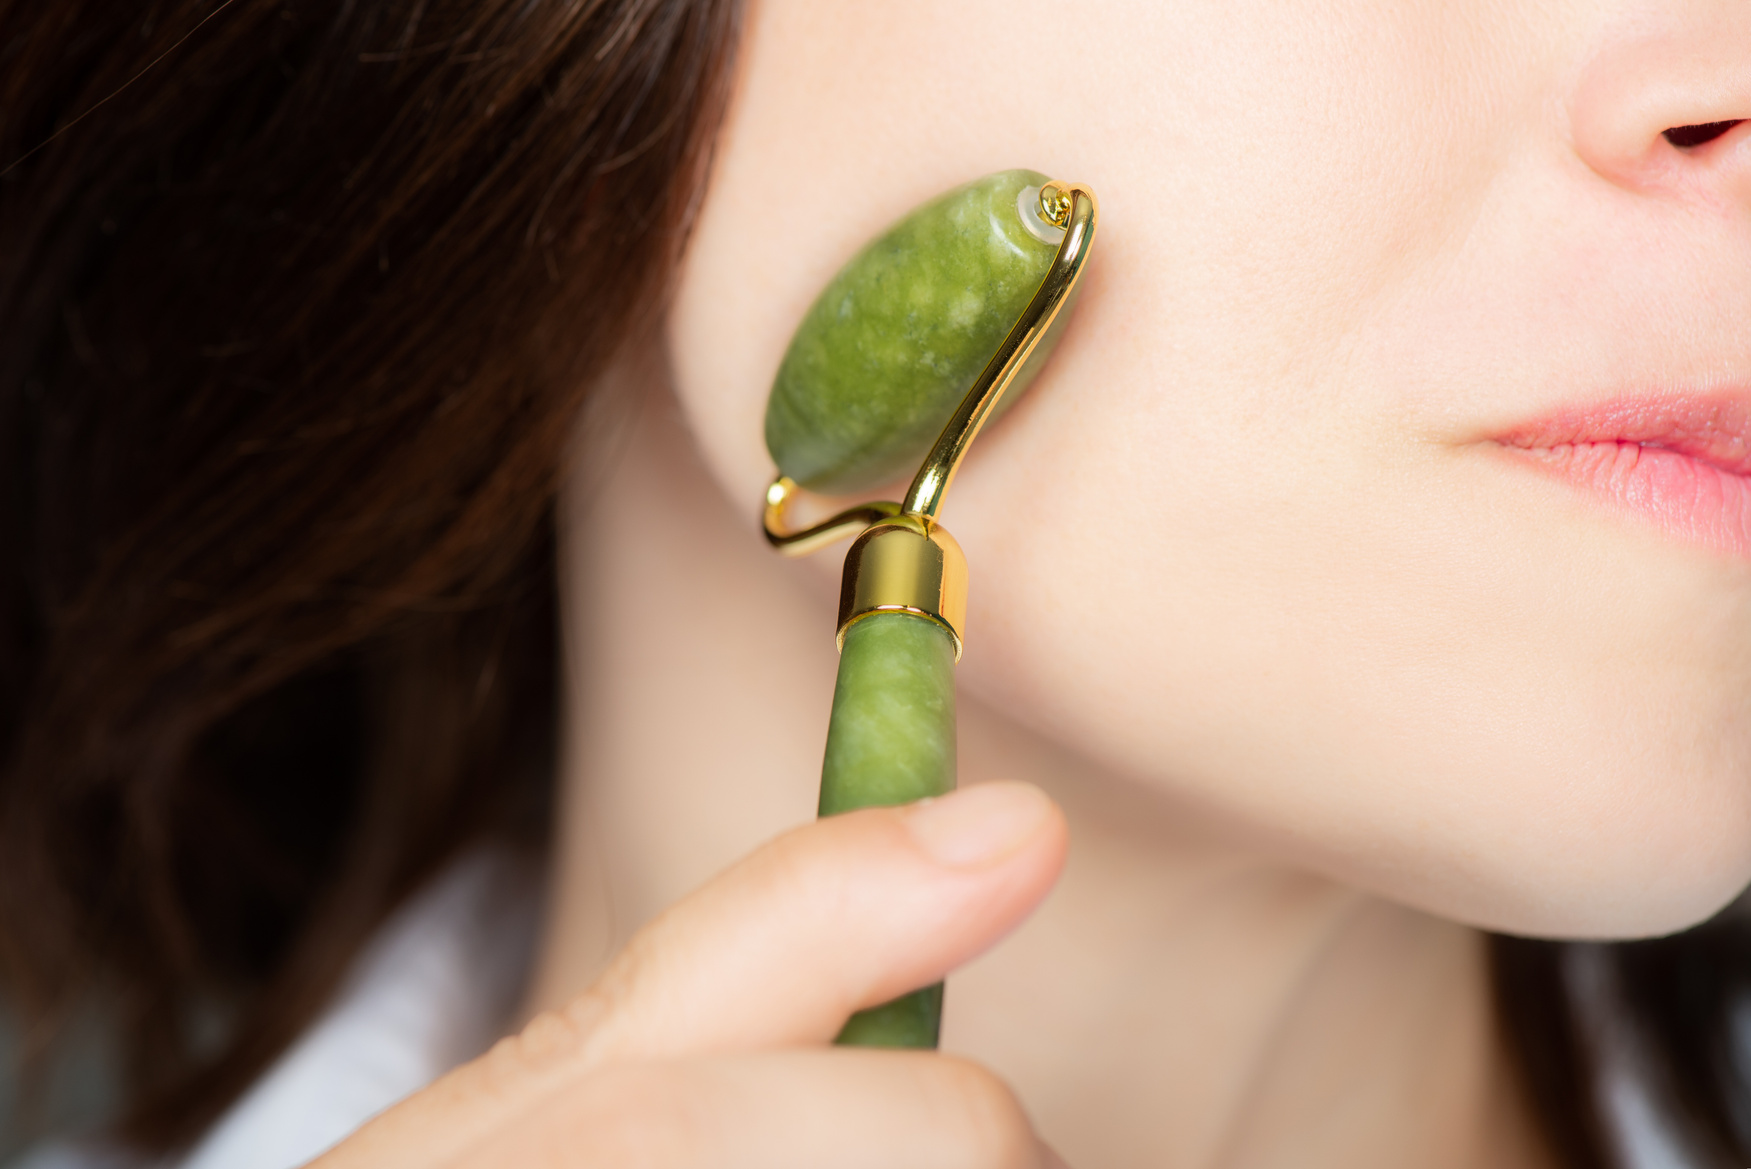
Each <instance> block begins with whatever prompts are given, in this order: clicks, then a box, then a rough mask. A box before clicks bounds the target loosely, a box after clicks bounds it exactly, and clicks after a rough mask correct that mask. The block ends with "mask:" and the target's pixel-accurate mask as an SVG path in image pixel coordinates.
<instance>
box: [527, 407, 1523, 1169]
mask: <svg viewBox="0 0 1751 1169" xmlns="http://www.w3.org/2000/svg"><path fill="white" fill-rule="evenodd" d="M752 504H753V501H749V506H747V507H744V508H736V507H733V506H731V504H730V503H728V502H727V501H725V500H724V498H723V496H722V494H721V492H719V491H718V489H717V487H716V486H715V484H714V483H712V482H711V481H710V479H709V478H708V477H707V475H706V473H705V472H704V470H703V468H702V467H701V466H700V464H699V462H698V458H697V455H696V454H695V452H694V449H693V447H692V444H691V441H690V439H689V438H688V437H687V435H686V434H685V433H684V431H683V430H682V429H681V427H680V424H679V423H678V421H676V419H675V417H674V408H673V406H672V404H671V403H670V402H669V400H668V399H667V398H666V397H664V396H661V395H655V396H653V398H652V400H651V401H649V402H647V404H646V405H645V407H644V409H643V412H642V417H641V419H640V420H639V422H638V424H637V425H636V426H634V428H633V430H632V433H631V435H630V437H629V438H628V440H627V443H626V449H625V450H624V451H623V452H621V453H620V454H619V455H618V457H617V458H616V459H614V460H613V463H612V470H611V471H610V472H609V473H608V474H607V476H606V477H605V478H604V477H602V476H600V475H598V476H595V477H592V478H589V479H584V478H580V479H579V480H578V481H577V482H576V483H574V485H573V486H572V487H571V488H570V489H569V490H568V494H567V497H566V499H565V502H564V507H563V508H562V512H563V516H564V518H563V525H564V527H563V535H562V540H563V542H564V548H565V555H564V572H565V574H566V579H565V580H564V582H563V588H564V598H565V625H566V651H567V666H568V670H567V678H568V683H569V684H568V687H567V690H568V698H567V701H568V704H569V705H568V711H567V713H568V718H567V721H566V725H567V737H568V742H567V747H566V753H565V764H564V778H563V785H562V792H561V808H560V820H559V824H558V827H557V831H556V857H555V860H556V863H555V870H554V882H555V884H554V890H553V897H552V898H551V902H550V904H551V905H552V916H551V919H550V922H549V925H548V930H547V934H546V939H545V944H544V950H543V954H542V956H541V959H540V962H539V964H538V969H537V972H536V979H535V982H534V985H533V987H532V990H531V996H532V1004H533V1005H534V1006H537V1007H540V1006H548V1005H552V1004H554V1003H558V1002H561V1001H564V1000H565V999H566V998H569V997H570V996H571V995H573V994H575V993H576V992H577V991H578V990H580V989H582V988H583V987H584V986H585V985H587V984H588V982H589V981H590V979H591V978H592V977H593V976H594V974H595V972H596V971H597V970H598V969H599V968H600V966H601V965H602V963H603V962H604V961H605V960H606V959H607V957H608V956H609V955H610V954H611V953H612V952H613V951H614V950H615V949H617V948H618V947H619V945H620V944H622V943H623V942H624V941H625V940H626V939H627V937H628V936H629V935H630V934H631V933H632V932H633V931H634V930H636V929H637V928H638V927H639V926H640V925H641V924H643V923H644V922H645V921H647V920H649V919H650V918H651V917H652V916H653V915H654V914H656V913H657V912H658V911H660V910H661V909H662V908H663V907H664V906H666V905H668V904H669V903H671V902H672V901H674V900H676V899H677V898H679V897H681V896H682V895H684V894H685V893H686V892H688V891H689V890H691V889H692V888H694V887H695V886H697V885H698V884H700V883H701V882H703V881H704V880H706V879H707V878H708V877H710V876H711V875H712V874H713V873H715V872H716V871H718V870H719V869H721V868H723V867H724V866H725V865H727V864H729V863H730V862H731V861H733V860H734V859H735V858H736V857H738V856H740V855H741V854H743V853H745V852H747V851H749V850H750V849H752V848H753V847H754V846H755V845H756V844H758V843H759V842H761V841H762V840H764V839H766V838H768V837H770V836H772V835H774V834H776V833H777V832H779V831H781V830H783V829H785V828H788V827H791V826H793V825H795V824H797V823H800V822H802V821H804V820H806V819H808V818H809V817H811V816H812V815H813V810H814V800H815V785H816V782H817V780H818V776H819V767H820V750H821V743H822V739H823V735H824V733H825V727H826V723H827V712H828V707H829V704H830V700H831V696H832V687H833V675H834V669H835V659H834V650H833V638H832V621H833V611H834V606H833V602H834V595H835V589H836V584H835V582H834V581H833V580H832V579H831V576H832V575H833V574H830V573H823V572H820V571H818V570H811V569H808V568H803V567H801V566H799V565H796V564H790V563H786V562H783V561H781V560H779V559H778V558H776V557H775V556H773V555H772V554H771V553H770V552H769V551H767V549H766V548H765V546H764V545H763V543H762V542H761V541H760V539H759V538H758V536H757V534H756V533H755V530H754V526H753V522H754V521H753V516H754V508H753V506H752ZM824 556H825V557H826V558H829V559H836V558H832V557H831V554H830V553H828V554H824ZM976 569H977V566H975V571H976ZM960 707H961V715H960V720H961V722H960V772H961V778H962V782H963V783H968V782H978V781H979V780H981V779H986V778H995V777H998V776H1002V777H1006V778H1012V779H1024V780H1028V781H1030V782H1033V783H1035V784H1038V785H1039V786H1040V787H1042V788H1044V789H1046V790H1047V791H1048V792H1050V793H1051V794H1052V795H1053V796H1054V797H1055V798H1056V799H1057V800H1058V801H1059V803H1060V804H1061V805H1062V806H1063V807H1064V809H1065V811H1066V813H1067V815H1068V817H1069V821H1070V825H1071V840H1072V846H1071V854H1070V858H1071V859H1070V862H1069V865H1068V867H1067V869H1066V871H1065V874H1064V877H1063V879H1062V881H1061V882H1060V884H1059V886H1058V888H1057V889H1056V890H1055V891H1054V892H1053V894H1052V896H1051V897H1050V898H1049V899H1048V901H1047V902H1046V904H1045V905H1044V906H1043V907H1042V908H1041V909H1040V911H1039V912H1038V913H1037V914H1036V915H1035V916H1034V917H1033V918H1032V919H1031V920H1030V921H1029V922H1028V923H1027V924H1026V925H1025V926H1024V927H1023V928H1022V929H1020V930H1019V931H1018V932H1017V933H1016V934H1015V935H1013V936H1012V937H1011V938H1009V939H1008V940H1007V941H1005V942H1004V943H1003V944H1002V945H1000V946H999V947H998V948H997V949H995V950H994V951H992V952H991V953H989V954H987V955H986V956H985V957H983V958H981V959H980V960H978V961H977V962H975V963H974V964H973V965H971V966H970V967H968V968H966V969H965V970H963V971H960V972H958V973H957V974H955V975H953V976H952V977H951V978H950V982H949V997H948V1004H949V1005H948V1010H947V1017H946V1025H945V1033H944V1047H945V1048H947V1049H949V1050H953V1051H957V1052H960V1053H963V1054H966V1055H968V1056H970V1057H972V1058H975V1059H978V1060H980V1061H982V1062H984V1063H986V1064H987V1065H988V1066H990V1067H992V1068H993V1069H994V1070H996V1071H997V1072H998V1073H999V1074H1001V1075H1003V1076H1004V1077H1005V1078H1006V1079H1007V1080H1008V1081H1009V1082H1010V1083H1011V1084H1012V1085H1013V1086H1014V1087H1015V1088H1016V1090H1017V1092H1018V1093H1019V1094H1020V1096H1021V1097H1022V1099H1023V1101H1024V1103H1025V1104H1026V1105H1027V1107H1028V1108H1029V1110H1030V1112H1031V1114H1032V1115H1033V1117H1034V1119H1035V1122H1036V1123H1037V1124H1038V1126H1039V1128H1040V1130H1041V1132H1042V1133H1043V1135H1044V1136H1045V1137H1046V1138H1047V1139H1048V1140H1050V1141H1052V1142H1053V1143H1054V1144H1056V1145H1057V1146H1058V1147H1059V1148H1060V1149H1061V1151H1063V1152H1064V1153H1065V1155H1066V1156H1067V1157H1068V1158H1069V1160H1070V1161H1071V1163H1072V1164H1086V1165H1108V1166H1127V1165H1138V1166H1141V1165H1152V1166H1161V1165H1167V1166H1175V1167H1185V1169H1192V1167H1205V1166H1210V1167H1215V1166H1223V1167H1232V1169H1242V1167H1252V1166H1261V1167H1262V1166H1276V1165H1296V1166H1302V1167H1307V1166H1326V1165H1330V1166H1334V1167H1336V1166H1343V1167H1345V1169H1367V1167H1371V1166H1382V1167H1385V1166H1395V1167H1396V1166H1402V1165H1407V1164H1416V1165H1423V1166H1448V1165H1451V1166H1455V1167H1458V1166H1481V1165H1490V1166H1492V1167H1514V1166H1527V1167H1528V1169H1531V1167H1534V1166H1537V1165H1539V1164H1540V1163H1541V1160H1540V1157H1539V1156H1538V1154H1537V1152H1536V1148H1537V1146H1536V1142H1535V1141H1534V1139H1533V1137H1532V1135H1531V1127H1530V1125H1529V1124H1528V1123H1527V1121H1526V1116H1525V1113H1524V1110H1523V1108H1521V1106H1520V1103H1519V1101H1518V1100H1517V1098H1516V1097H1515V1094H1514V1093H1513V1092H1512V1091H1511V1090H1510V1089H1509V1088H1508V1087H1507V1085H1509V1084H1510V1083H1511V1076H1509V1075H1508V1074H1507V1072H1506V1066H1505V1062H1504V1059H1503V1053H1502V1050H1501V1048H1500V1045H1499V1043H1498V1042H1497V1040H1496V1031H1495V1027H1494V1022H1493V1016H1492V1011H1491V1007H1490V999H1489V993H1488V981H1487V977H1486V971H1485V965H1484V958H1483V952H1482V945H1481V939H1480V938H1479V937H1478V936H1477V935H1476V934H1475V933H1474V932H1472V931H1470V930H1468V929H1465V928H1463V927H1460V926H1457V925H1453V924H1451V923H1447V922H1443V921H1439V920H1436V919H1433V918H1430V917H1427V916H1425V915H1422V914H1419V913H1416V912H1413V911H1411V910H1407V909H1404V908H1401V907H1398V906H1395V905H1393V904H1391V903H1389V902H1385V901H1382V900H1379V899H1376V898H1373V897H1370V896H1368V895H1365V894H1361V893H1358V892H1356V891H1354V890H1351V889H1346V888H1344V887H1342V886H1339V885H1335V884H1333V883H1331V882H1329V881H1325V880H1323V879H1320V878H1318V877H1315V876H1312V875H1309V874H1306V873H1303V872H1297V871H1294V870H1292V869H1289V868H1286V867H1281V866H1277V865H1275V864H1273V863H1272V862H1271V861H1270V860H1269V859H1268V858H1260V857H1258V856H1255V855H1248V854H1247V853H1245V852H1244V851H1242V850H1239V849H1237V848H1235V847H1233V846H1232V845H1231V844H1227V843H1224V842H1223V841H1222V840H1221V839H1219V838H1218V837H1217V836H1216V834H1213V833H1202V832H1200V831H1199V830H1197V829H1195V828H1188V827H1186V826H1185V824H1186V821H1187V819H1188V817H1186V816H1184V815H1182V814H1179V813H1178V811H1177V810H1176V809H1175V808H1173V807H1172V806H1170V805H1169V804H1168V803H1167V801H1166V800H1165V799H1163V798H1161V797H1160V796H1157V795H1154V794H1152V793H1150V792H1149V791H1147V790H1144V789H1143V788H1142V787H1140V785H1138V784H1137V783H1135V782H1133V781H1129V780H1126V779H1123V778H1119V777H1114V776H1109V775H1103V774H1101V773H1100V772H1099V771H1097V770H1096V769H1094V768H1092V767H1090V766H1089V765H1087V764H1086V762H1084V761H1082V760H1080V759H1078V758H1077V757H1076V756H1075V755H1074V754H1072V753H1071V752H1069V751H1067V750H1065V749H1063V748H1061V747H1057V746H1055V745H1053V744H1051V743H1048V742H1045V741H1042V740H1041V739H1039V738H1037V737H1034V736H1032V735H1030V734H1029V733H1028V732H1027V731H1026V730H1024V729H1022V728H1021V727H1019V726H1017V725H1016V724H1014V723H1012V722H1010V721H1007V720H1006V719H1004V718H1003V717H1001V716H1000V715H999V714H997V713H996V712H993V711H991V710H989V709H987V708H985V707H983V706H981V705H980V703H979V701H978V698H977V696H976V695H969V694H966V693H965V692H964V691H963V693H962V695H961V699H960Z"/></svg>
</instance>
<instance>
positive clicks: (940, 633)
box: [820, 613, 955, 1047]
mask: <svg viewBox="0 0 1751 1169" xmlns="http://www.w3.org/2000/svg"><path fill="white" fill-rule="evenodd" d="M954 786H955V647H954V641H953V640H952V639H951V638H950V637H949V634H948V630H946V629H944V628H943V627H942V626H940V625H938V624H936V622H934V621H931V620H930V619H928V618H925V617H917V616H914V615H913V614H911V613H871V614H869V615H867V616H865V617H862V618H860V619H859V620H857V621H854V622H852V623H851V625H850V626H848V627H847V628H846V630H845V646H844V648H843V649H842V650H841V651H840V654H839V680H838V682H837V683H836V684H835V685H834V687H833V716H832V719H831V720H830V721H829V722H828V724H827V755H826V759H825V761H824V762H823V764H822V766H821V805H820V814H821V815H823V816H831V815H834V814H836V813H838V812H849V811H852V810H854V809H857V808H872V807H890V806H892V805H895V804H909V803H911V802H913V801H914V800H922V799H925V798H927V797H930V796H940V795H945V794H946V793H948V792H950V791H953V790H954ZM941 1026H942V983H940V982H939V983H937V984H936V985H935V986H928V987H925V988H924V989H922V990H915V991H913V992H912V993H911V994H907V995H902V996H901V997H899V998H897V999H895V1000H893V1001H892V1002H888V1003H883V1004H882V1005H881V1006H879V1007H871V1008H870V1009H868V1010H866V1011H859V1012H858V1013H857V1014H855V1015H853V1016H851V1019H850V1021H849V1022H847V1023H846V1024H845V1028H844V1030H842V1031H840V1032H839V1038H838V1040H837V1042H839V1043H845V1044H853V1045H856V1046H859V1047H935V1046H936V1040H937V1034H938V1032H939V1031H940V1030H941Z"/></svg>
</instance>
